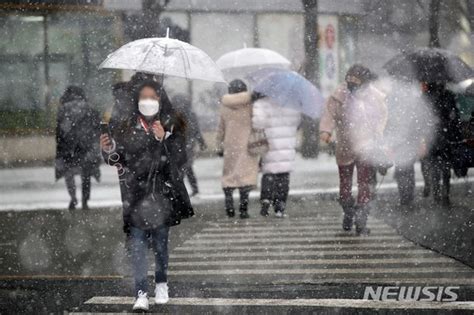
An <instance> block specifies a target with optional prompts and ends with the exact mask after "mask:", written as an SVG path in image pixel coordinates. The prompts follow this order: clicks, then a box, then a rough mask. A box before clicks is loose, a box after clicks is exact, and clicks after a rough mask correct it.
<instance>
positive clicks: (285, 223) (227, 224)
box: [210, 217, 386, 227]
mask: <svg viewBox="0 0 474 315" xmlns="http://www.w3.org/2000/svg"><path fill="white" fill-rule="evenodd" d="M329 223H332V224H339V225H340V224H341V223H342V217H322V218H321V219H319V220H305V221H281V222H271V221H228V222H225V221H222V222H212V223H210V226H216V227H241V226H249V227H250V226H262V227H264V226H270V225H273V226H276V227H280V226H300V225H303V226H311V225H316V226H317V225H326V224H329ZM368 224H379V225H381V224H383V225H386V224H385V223H384V222H383V221H380V220H376V219H369V220H368Z"/></svg>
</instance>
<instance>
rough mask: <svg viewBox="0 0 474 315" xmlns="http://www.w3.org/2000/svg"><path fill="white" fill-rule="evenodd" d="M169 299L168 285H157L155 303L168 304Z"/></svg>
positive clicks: (164, 283) (163, 283)
mask: <svg viewBox="0 0 474 315" xmlns="http://www.w3.org/2000/svg"><path fill="white" fill-rule="evenodd" d="M169 299H170V298H169V296H168V283H166V282H161V283H157V284H156V288H155V303H156V304H165V303H167V302H168V300H169Z"/></svg>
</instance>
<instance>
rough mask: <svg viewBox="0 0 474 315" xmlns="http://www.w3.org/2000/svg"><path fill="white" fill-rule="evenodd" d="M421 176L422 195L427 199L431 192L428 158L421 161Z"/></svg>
mask: <svg viewBox="0 0 474 315" xmlns="http://www.w3.org/2000/svg"><path fill="white" fill-rule="evenodd" d="M421 174H422V175H423V181H424V182H425V187H424V190H423V195H424V196H425V197H428V196H429V194H430V192H431V165H430V159H429V157H425V158H423V159H421Z"/></svg>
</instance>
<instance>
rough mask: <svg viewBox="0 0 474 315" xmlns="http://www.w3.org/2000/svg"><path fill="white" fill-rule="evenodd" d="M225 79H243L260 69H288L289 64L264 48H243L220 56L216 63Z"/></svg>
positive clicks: (278, 55) (277, 54)
mask: <svg viewBox="0 0 474 315" xmlns="http://www.w3.org/2000/svg"><path fill="white" fill-rule="evenodd" d="M216 63H217V65H218V66H219V68H220V69H221V70H222V72H223V73H224V75H225V76H226V78H227V79H229V80H230V79H235V78H241V77H244V76H246V75H248V74H250V73H252V72H254V71H257V70H259V69H262V68H284V69H288V68H290V66H291V62H290V61H289V60H288V59H286V58H285V57H283V56H282V55H280V54H279V53H277V52H275V51H273V50H269V49H264V48H243V49H238V50H235V51H231V52H229V53H226V54H224V55H222V56H221V57H220V58H219V59H217V61H216Z"/></svg>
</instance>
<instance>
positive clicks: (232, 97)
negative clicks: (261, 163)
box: [217, 80, 258, 219]
mask: <svg viewBox="0 0 474 315" xmlns="http://www.w3.org/2000/svg"><path fill="white" fill-rule="evenodd" d="M221 103H222V105H223V106H222V109H221V118H220V122H219V127H218V132H217V134H218V139H217V145H218V147H219V150H220V151H221V152H222V154H223V156H224V169H223V174H222V188H223V190H224V194H225V208H226V209H225V210H226V213H227V215H228V216H229V217H233V216H234V215H235V210H234V199H233V197H232V193H233V192H234V190H235V189H238V190H239V192H240V205H239V210H240V218H241V219H247V218H248V217H249V214H248V203H249V193H250V191H251V190H252V189H253V187H255V186H256V185H257V175H258V159H257V157H255V156H251V155H250V154H249V152H248V149H247V148H248V143H249V136H250V132H251V130H252V106H251V95H250V93H249V92H248V91H247V85H246V84H245V83H244V82H243V81H241V80H233V81H232V82H230V84H229V93H228V94H226V95H224V96H223V97H222V100H221Z"/></svg>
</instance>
